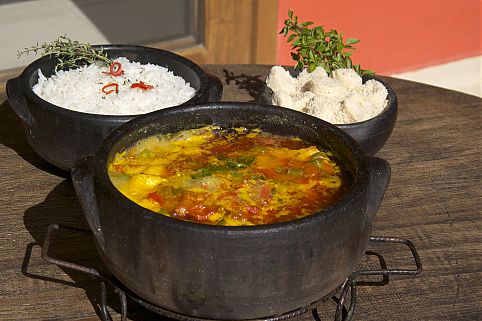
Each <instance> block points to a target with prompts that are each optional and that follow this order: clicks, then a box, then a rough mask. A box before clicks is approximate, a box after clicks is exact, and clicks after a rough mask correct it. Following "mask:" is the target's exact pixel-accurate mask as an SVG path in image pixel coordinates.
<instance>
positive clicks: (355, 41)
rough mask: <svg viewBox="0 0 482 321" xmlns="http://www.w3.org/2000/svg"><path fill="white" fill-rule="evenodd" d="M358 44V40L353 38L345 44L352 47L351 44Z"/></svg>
mask: <svg viewBox="0 0 482 321" xmlns="http://www.w3.org/2000/svg"><path fill="white" fill-rule="evenodd" d="M359 42H360V40H358V39H355V38H348V39H346V43H347V44H349V45H353V44H356V43H359Z"/></svg>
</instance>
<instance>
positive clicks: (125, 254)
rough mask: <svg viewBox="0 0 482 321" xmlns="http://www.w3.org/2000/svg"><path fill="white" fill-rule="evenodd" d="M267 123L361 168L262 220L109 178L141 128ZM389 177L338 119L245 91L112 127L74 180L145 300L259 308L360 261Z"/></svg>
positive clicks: (106, 257) (335, 280) (216, 315)
mask: <svg viewBox="0 0 482 321" xmlns="http://www.w3.org/2000/svg"><path fill="white" fill-rule="evenodd" d="M212 124H214V125H220V126H225V127H240V126H241V127H247V128H260V129H261V130H263V131H266V132H271V133H275V134H282V135H293V136H298V137H300V138H302V139H304V140H306V141H307V142H309V143H312V144H315V145H317V146H319V147H323V148H327V149H329V150H331V151H332V152H333V153H334V154H335V155H336V157H337V158H338V160H339V162H341V163H342V164H343V166H345V167H346V168H347V169H348V170H349V171H350V172H351V174H352V175H353V183H352V184H351V185H350V187H349V188H348V190H347V191H346V193H345V194H344V195H343V196H342V197H341V199H340V200H339V201H337V202H336V203H334V204H332V205H330V206H329V207H327V208H325V209H323V210H321V211H319V212H317V213H315V214H313V215H311V216H308V217H304V218H301V219H296V220H292V221H288V222H283V223H275V224H267V225H258V226H244V227H243V226H235V227H227V226H213V225H203V224H198V223H193V222H187V221H182V220H178V219H175V218H171V217H167V216H163V215H160V214H158V213H155V212H152V211H150V210H148V209H145V208H143V207H140V206H138V205H137V204H135V203H134V202H132V201H130V200H129V199H127V198H126V197H125V196H124V195H123V194H121V193H120V192H119V191H118V190H117V189H116V188H115V187H114V186H113V185H112V183H111V181H110V179H109V176H108V172H107V166H108V164H109V163H110V162H111V161H112V159H113V157H114V156H115V154H116V153H117V152H121V151H123V150H124V149H126V148H128V147H130V146H131V145H132V144H134V143H135V142H137V141H138V140H140V139H142V138H146V137H149V136H151V135H155V134H163V133H172V132H177V131H180V130H185V129H191V128H198V127H203V126H206V125H212ZM389 178H390V168H389V165H388V163H387V162H386V161H384V160H382V159H380V158H376V157H373V156H368V155H367V154H366V153H365V152H364V151H363V150H362V149H361V148H360V146H359V145H358V144H357V143H356V142H355V141H354V140H353V139H352V138H351V137H350V136H349V135H347V134H345V133H344V132H343V131H342V130H340V129H338V128H337V127H335V126H333V125H330V124H328V123H326V122H324V121H322V120H320V119H318V118H315V117H312V116H309V115H306V114H303V113H300V112H296V111H292V110H289V109H285V108H280V107H272V106H260V105H256V104H243V103H212V104H198V105H193V106H180V107H173V108H168V109H164V110H161V111H158V112H155V113H151V114H148V115H144V116H140V117H138V118H136V119H134V120H132V121H131V122H129V123H128V124H125V125H123V126H121V127H119V128H117V129H116V130H114V131H113V132H112V133H111V134H110V135H109V136H108V137H107V138H106V139H105V140H104V142H103V143H102V144H101V147H100V149H99V150H98V151H97V152H96V153H95V154H93V155H91V156H89V157H87V158H84V159H82V160H81V161H80V162H78V163H77V164H76V165H75V167H74V168H73V170H72V182H73V184H74V187H75V190H76V193H77V196H78V198H79V200H80V203H81V205H82V208H83V211H84V213H85V216H86V218H87V220H88V222H89V225H90V227H91V229H92V232H93V233H94V237H95V240H96V244H97V247H98V250H99V252H100V255H101V257H102V259H103V261H104V262H105V264H106V266H107V267H108V269H109V270H110V271H111V272H112V273H113V274H114V275H115V276H116V277H117V278H118V279H119V280H120V282H121V283H123V284H124V285H125V286H126V287H127V288H129V289H130V290H131V291H133V292H134V293H135V294H137V295H138V296H139V297H141V298H142V299H144V300H147V301H148V302H149V303H151V304H154V305H157V306H160V307H162V308H164V309H167V310H170V311H173V312H176V313H180V314H183V315H186V316H190V317H195V318H206V319H224V320H235V319H255V318H263V317H269V316H274V315H279V314H283V313H285V312H289V311H292V310H295V309H298V308H301V307H305V306H307V305H309V304H310V303H312V302H314V301H316V300H318V299H320V298H322V297H324V296H326V295H328V294H329V293H331V292H332V291H334V290H335V289H337V288H338V286H340V285H341V284H342V283H343V282H344V280H345V279H346V278H347V276H349V275H350V274H351V273H352V272H353V271H354V269H355V267H356V265H357V264H358V263H359V261H360V260H361V258H362V256H363V254H364V252H365V250H366V248H367V244H368V239H369V235H370V229H371V225H372V220H373V218H374V216H375V213H376V211H377V209H378V207H379V204H380V202H381V200H382V198H383V195H384V193H385V190H386V188H387V185H388V182H389Z"/></svg>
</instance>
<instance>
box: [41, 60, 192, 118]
mask: <svg viewBox="0 0 482 321" xmlns="http://www.w3.org/2000/svg"><path fill="white" fill-rule="evenodd" d="M115 61H117V62H119V63H120V64H121V66H122V67H121V68H122V70H123V71H124V72H123V74H122V75H120V76H112V75H111V74H108V72H109V68H108V67H105V66H101V65H100V64H91V65H86V66H82V67H80V68H77V69H71V70H67V71H62V70H59V71H57V72H56V73H55V74H54V75H52V76H51V77H49V78H46V77H45V76H44V75H43V74H42V72H41V70H40V69H39V71H38V73H39V80H38V83H37V84H36V85H35V86H33V88H32V89H33V91H34V92H35V93H36V94H37V95H38V96H40V97H41V98H42V99H44V100H46V101H48V102H50V103H52V104H54V105H57V106H59V107H63V108H66V109H70V110H74V111H79V112H84V113H91V114H102V115H138V114H145V113H149V112H152V111H155V110H158V109H163V108H166V107H172V106H177V105H180V104H182V103H184V102H186V101H188V100H189V99H191V98H192V97H193V96H194V94H195V92H196V91H195V89H194V88H192V87H191V86H190V84H189V83H187V82H186V81H185V80H184V79H183V78H182V77H179V76H176V75H174V74H173V72H172V71H169V70H168V69H167V68H164V67H161V66H157V65H154V64H140V63H138V62H130V61H129V60H128V59H127V58H124V57H119V58H117V59H116V60H115ZM141 81H142V82H143V83H144V84H147V85H149V86H152V88H149V89H148V90H143V89H141V88H132V87H131V86H132V84H135V83H139V82H141ZM111 83H116V84H117V85H118V92H117V93H116V92H111V93H108V94H107V93H105V91H107V92H108V91H110V90H112V89H114V88H115V87H113V86H112V87H105V86H107V85H109V84H111ZM103 88H106V90H105V91H103V90H102V89H103Z"/></svg>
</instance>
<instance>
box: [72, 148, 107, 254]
mask: <svg viewBox="0 0 482 321" xmlns="http://www.w3.org/2000/svg"><path fill="white" fill-rule="evenodd" d="M91 162H92V156H88V157H85V158H82V159H81V160H79V161H78V162H77V163H76V164H75V166H74V167H73V168H72V171H71V173H70V175H71V177H72V184H73V185H74V188H75V193H76V194H77V198H78V199H79V202H80V205H81V207H82V210H83V212H84V215H85V218H86V219H87V223H89V226H90V229H91V230H92V233H93V234H94V237H95V239H96V241H97V243H98V244H99V245H100V247H101V248H102V249H104V244H105V243H104V234H103V232H102V228H101V226H100V222H99V205H98V202H97V196H96V191H95V181H94V174H93V172H92V168H93V167H92V166H91Z"/></svg>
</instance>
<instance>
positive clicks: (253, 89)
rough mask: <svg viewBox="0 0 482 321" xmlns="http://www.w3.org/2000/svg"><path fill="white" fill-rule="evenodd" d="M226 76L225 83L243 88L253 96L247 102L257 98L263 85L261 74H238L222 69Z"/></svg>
mask: <svg viewBox="0 0 482 321" xmlns="http://www.w3.org/2000/svg"><path fill="white" fill-rule="evenodd" d="M223 72H224V76H225V78H226V85H235V86H236V87H237V88H238V89H241V90H244V91H246V92H247V93H248V95H249V96H250V97H251V98H253V99H252V100H250V101H249V102H257V101H258V98H259V96H260V94H261V91H262V90H263V87H264V86H265V82H264V81H263V80H262V79H261V78H262V76H255V75H246V74H239V75H235V74H234V72H232V71H229V70H227V69H223Z"/></svg>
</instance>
